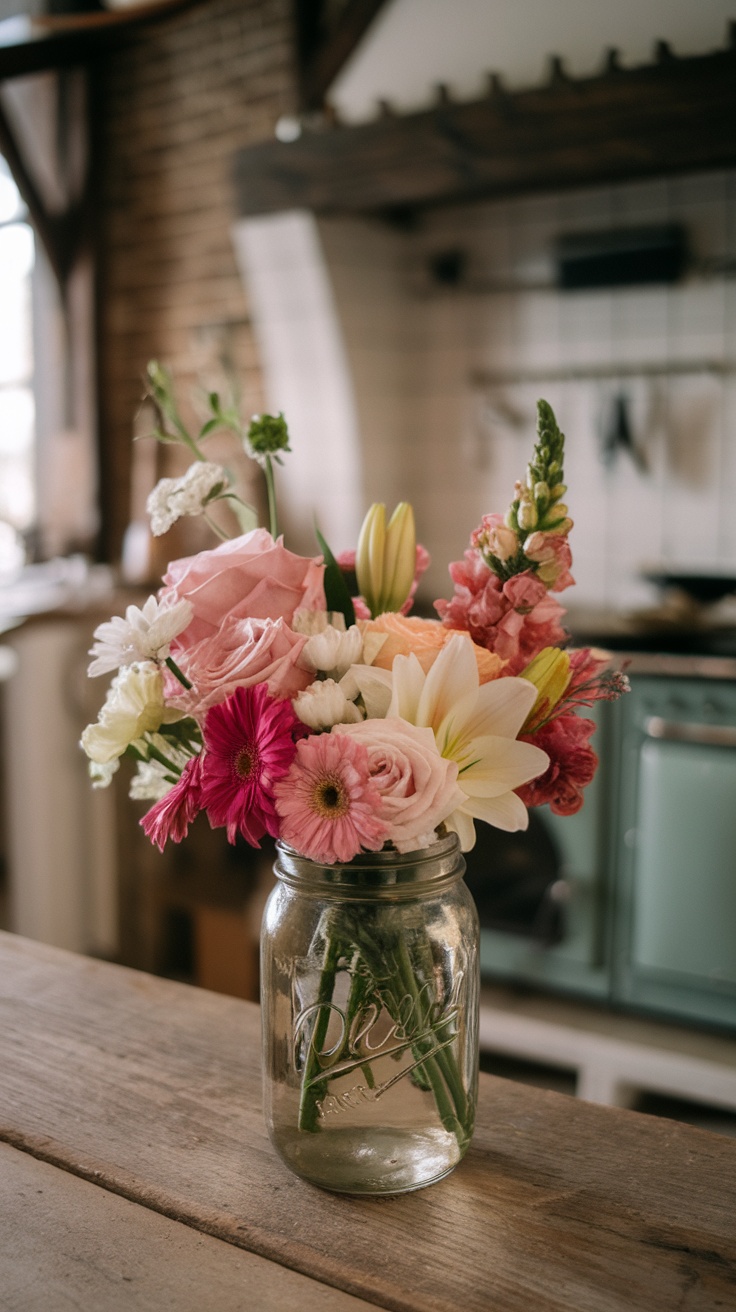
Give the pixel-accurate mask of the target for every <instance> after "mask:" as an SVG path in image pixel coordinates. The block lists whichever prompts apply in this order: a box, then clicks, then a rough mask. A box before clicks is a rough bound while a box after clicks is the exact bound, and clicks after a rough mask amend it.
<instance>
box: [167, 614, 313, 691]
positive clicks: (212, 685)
mask: <svg viewBox="0 0 736 1312" xmlns="http://www.w3.org/2000/svg"><path fill="white" fill-rule="evenodd" d="M306 641H307V639H306V638H305V637H304V635H303V634H300V633H294V632H293V631H292V630H291V629H290V628H289V626H288V624H285V623H284V621H283V620H281V619H278V620H270V619H238V617H237V616H236V615H233V614H231V615H228V617H227V619H226V620H225V622H224V623H223V624H222V625H221V626H220V628H219V629H218V630H217V631H216V632H215V633H212V634H209V635H208V636H207V637H204V638H202V639H201V640H200V641H199V642H197V643H195V644H194V645H193V646H192V647H189V648H187V650H186V651H184V652H181V653H177V661H178V663H179V665H180V668H181V670H182V673H183V674H185V675H186V677H187V678H188V679H189V681H190V682H191V684H192V688H191V689H190V690H187V689H185V688H183V687H182V685H181V683H180V682H179V681H178V680H177V679H176V678H175V676H174V675H173V674H169V673H168V672H167V674H166V695H167V702H168V703H169V704H170V705H171V704H173V705H174V706H177V707H179V708H180V709H181V710H183V711H184V712H185V713H186V714H187V715H195V716H199V715H202V714H203V713H204V712H205V711H207V710H209V708H210V706H217V705H218V704H219V703H220V702H224V701H225V699H226V698H227V697H229V696H230V694H231V693H233V692H234V691H235V689H236V688H250V687H251V686H252V685H253V684H255V683H267V684H268V691H269V693H270V694H271V696H272V697H295V696H296V694H297V693H298V692H301V691H302V689H304V688H307V687H308V686H309V684H310V683H311V682H312V680H313V678H314V675H313V674H310V672H309V671H308V670H304V669H302V667H301V666H300V665H299V663H298V662H299V657H300V655H301V652H302V647H303V646H304V644H305V642H306Z"/></svg>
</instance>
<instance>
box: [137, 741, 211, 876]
mask: <svg viewBox="0 0 736 1312" xmlns="http://www.w3.org/2000/svg"><path fill="white" fill-rule="evenodd" d="M201 779H202V757H201V756H193V757H192V759H191V761H187V763H186V765H185V766H184V769H183V771H182V774H181V778H180V779H178V780H177V782H176V783H175V784H174V787H173V788H171V789H170V790H169V792H168V793H166V795H165V796H164V797H162V798H161V800H160V801H159V802H156V805H155V806H152V807H151V809H150V811H147V812H146V814H145V815H144V817H143V819H142V820H141V825H142V826H143V831H144V833H145V834H146V835H147V837H148V838H150V840H151V842H152V843H155V844H156V846H157V847H158V848H159V849H160V851H161V852H163V850H164V847H165V846H166V842H167V840H168V839H169V838H170V839H171V841H172V843H180V842H181V840H182V838H186V836H187V834H188V833H189V826H190V824H191V823H192V821H193V819H194V817H195V816H196V815H198V814H199V812H200V811H201V809H202V796H201V788H200V784H201Z"/></svg>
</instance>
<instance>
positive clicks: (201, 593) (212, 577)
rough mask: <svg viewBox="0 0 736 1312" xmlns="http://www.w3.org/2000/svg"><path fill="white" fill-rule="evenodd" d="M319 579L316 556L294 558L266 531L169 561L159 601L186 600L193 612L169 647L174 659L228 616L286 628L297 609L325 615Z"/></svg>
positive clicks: (320, 567) (255, 531) (258, 530)
mask: <svg viewBox="0 0 736 1312" xmlns="http://www.w3.org/2000/svg"><path fill="white" fill-rule="evenodd" d="M323 575H324V565H323V564H322V563H321V558H320V557H319V556H317V557H315V558H313V559H310V558H309V557H306V556H295V555H294V553H293V552H292V551H287V549H286V547H284V546H283V543H282V540H281V538H279V539H278V541H276V542H274V540H273V538H272V537H271V534H270V533H269V532H268V531H267V530H266V529H265V528H255V529H253V531H252V532H251V533H245V534H243V536H242V537H239V538H233V539H232V541H230V542H222V543H221V544H220V546H219V547H214V548H213V550H212V551H200V552H199V554H198V555H197V556H185V557H184V558H183V559H181V560H174V561H172V562H171V564H170V565H169V568H168V570H167V572H166V574H165V575H164V587H163V588H162V589H161V592H160V593H159V600H160V601H161V602H165V603H166V604H167V605H170V604H173V603H174V602H177V601H182V600H184V599H186V600H187V601H190V602H191V603H192V606H193V607H194V617H193V619H192V621H191V623H190V624H189V625H188V626H187V628H186V629H185V630H184V632H183V633H180V634H179V636H178V638H176V640H175V642H174V643H172V651H173V653H174V655H175V658H176V659H177V661H178V655H176V653H177V652H181V651H184V650H187V649H188V648H190V647H193V646H194V645H195V644H196V643H198V642H201V640H202V639H203V638H208V637H211V636H212V634H214V633H216V632H217V630H218V629H219V628H220V627H221V625H222V624H223V621H224V620H225V619H226V618H227V617H231V618H232V619H257V620H278V619H283V620H285V621H286V623H287V624H291V621H292V618H293V616H294V611H295V610H297V609H298V608H299V607H300V606H304V607H306V608H307V610H324V609H325V606H326V603H325V593H324V586H323Z"/></svg>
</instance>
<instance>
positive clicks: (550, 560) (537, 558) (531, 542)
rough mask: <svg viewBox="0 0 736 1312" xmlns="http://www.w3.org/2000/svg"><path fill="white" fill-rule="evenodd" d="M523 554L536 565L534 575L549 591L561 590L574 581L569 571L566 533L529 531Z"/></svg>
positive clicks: (569, 551)
mask: <svg viewBox="0 0 736 1312" xmlns="http://www.w3.org/2000/svg"><path fill="white" fill-rule="evenodd" d="M524 555H525V556H526V558H527V560H531V561H532V562H534V563H535V564H536V566H537V570H536V576H537V578H538V579H540V580H541V581H542V583H543V584H544V586H545V588H549V590H550V592H562V591H563V590H564V589H565V588H569V587H571V586H572V584H573V583H574V582H575V580H574V578H573V576H572V574H571V573H570V566H571V565H572V552H571V550H570V543H569V542H568V539H567V534H566V533H549V532H547V533H545V532H542V531H539V530H538V531H537V532H536V533H530V534H529V537H528V538H526V539H525V541H524Z"/></svg>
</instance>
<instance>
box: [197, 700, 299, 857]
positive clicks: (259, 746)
mask: <svg viewBox="0 0 736 1312" xmlns="http://www.w3.org/2000/svg"><path fill="white" fill-rule="evenodd" d="M297 726H298V727H299V728H301V726H300V725H299V721H298V720H297V718H296V715H295V714H294V712H293V710H292V708H291V702H289V701H285V700H283V701H276V700H275V699H274V698H273V697H271V696H269V693H268V688H267V686H266V684H265V683H259V684H255V685H254V686H253V687H251V688H236V690H235V692H234V693H233V694H232V695H231V696H230V697H228V699H227V701H224V702H221V703H220V705H219V706H213V707H212V708H211V709H210V710H209V711H208V712H207V718H206V719H205V722H204V761H203V766H202V806H203V807H204V809H205V810H206V812H207V815H208V817H209V821H210V824H211V825H212V827H213V829H218V828H220V827H221V826H223V825H224V826H225V828H226V830H227V838H228V842H229V843H234V842H235V836H236V834H238V833H241V834H242V835H243V838H245V839H246V840H247V841H248V842H249V843H250V844H251V845H252V846H253V847H260V843H259V841H258V840H259V839H260V838H263V835H264V834H271V835H272V837H276V836H277V835H278V832H279V820H278V816H277V815H276V809H275V806H274V785H275V784H276V781H277V780H279V779H281V778H282V776H283V775H285V774H286V771H287V770H288V768H289V766H290V765H291V762H292V760H293V757H294V752H295V750H296V749H295V746H294V736H293V735H294V731H295V729H296V728H297Z"/></svg>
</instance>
